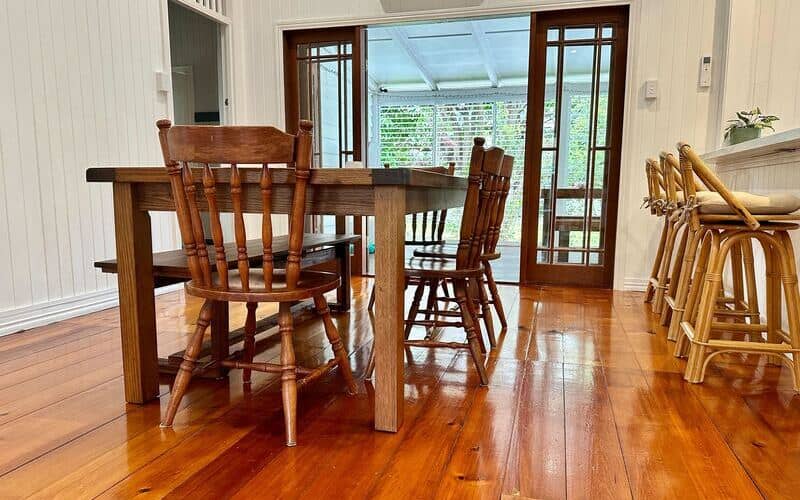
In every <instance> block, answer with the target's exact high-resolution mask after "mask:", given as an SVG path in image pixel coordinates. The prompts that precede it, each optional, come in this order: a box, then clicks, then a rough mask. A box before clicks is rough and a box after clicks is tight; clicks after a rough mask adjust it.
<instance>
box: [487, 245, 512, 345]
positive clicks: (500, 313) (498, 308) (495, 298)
mask: <svg viewBox="0 0 800 500" xmlns="http://www.w3.org/2000/svg"><path fill="white" fill-rule="evenodd" d="M483 271H484V274H485V275H486V283H487V284H488V285H489V293H490V294H491V295H492V304H493V305H494V310H495V312H496V313H497V318H498V319H499V320H500V326H502V331H505V330H506V329H508V321H507V320H506V312H505V310H504V309H503V301H502V300H500V291H499V290H498V289H497V283H496V282H495V281H494V274H493V272H492V265H491V264H490V263H489V261H486V262H484V264H483Z"/></svg>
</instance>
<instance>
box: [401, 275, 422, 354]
mask: <svg viewBox="0 0 800 500" xmlns="http://www.w3.org/2000/svg"><path fill="white" fill-rule="evenodd" d="M416 286H417V288H416V290H414V300H413V301H412V302H411V309H409V311H408V319H407V320H406V325H405V332H404V338H405V339H406V340H408V337H409V335H411V329H412V328H413V327H414V320H415V319H417V313H418V312H419V304H420V302H421V301H422V292H424V291H425V281H421V282H419V283H418V284H417V285H416Z"/></svg>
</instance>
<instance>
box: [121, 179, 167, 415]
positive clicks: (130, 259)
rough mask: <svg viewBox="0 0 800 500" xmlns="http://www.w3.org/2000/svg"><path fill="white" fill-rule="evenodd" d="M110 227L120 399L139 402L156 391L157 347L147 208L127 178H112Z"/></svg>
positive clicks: (150, 396)
mask: <svg viewBox="0 0 800 500" xmlns="http://www.w3.org/2000/svg"><path fill="white" fill-rule="evenodd" d="M114 233H115V236H116V242H117V263H118V264H117V265H118V273H119V274H118V275H117V282H118V285H119V317H120V331H121V335H122V370H123V374H124V380H125V400H126V401H127V402H129V403H139V404H141V403H145V402H147V401H149V400H151V399H154V398H156V397H158V348H157V344H156V315H155V313H156V305H155V297H154V284H153V245H152V236H151V232H150V214H148V213H147V212H144V211H141V210H139V209H138V208H137V207H136V198H135V193H134V188H133V185H131V184H127V183H115V184H114Z"/></svg>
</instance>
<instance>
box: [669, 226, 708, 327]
mask: <svg viewBox="0 0 800 500" xmlns="http://www.w3.org/2000/svg"><path fill="white" fill-rule="evenodd" d="M686 230H687V231H688V232H689V236H688V237H687V241H686V249H685V250H684V254H683V263H682V264H681V272H680V277H679V278H678V287H677V288H676V289H675V300H674V303H675V308H674V309H673V310H672V313H671V321H670V324H669V331H668V333H667V340H671V341H673V342H674V341H676V340H677V339H678V336H679V332H680V323H681V320H682V319H683V311H684V308H685V307H686V299H687V296H688V295H689V281H690V279H691V276H692V271H693V270H694V261H695V258H696V257H697V249H698V247H699V245H700V241H701V240H702V236H703V231H702V230H698V231H693V230H692V229H691V228H689V227H687V228H686Z"/></svg>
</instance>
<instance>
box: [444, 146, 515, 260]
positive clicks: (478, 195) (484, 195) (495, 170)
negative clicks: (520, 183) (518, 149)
mask: <svg viewBox="0 0 800 500" xmlns="http://www.w3.org/2000/svg"><path fill="white" fill-rule="evenodd" d="M484 143H485V140H484V139H483V138H482V137H476V138H475V140H474V143H473V146H472V155H471V157H470V161H469V175H468V177H467V182H468V184H467V197H466V200H465V201H464V215H463V216H462V219H461V234H460V238H459V241H458V250H457V252H456V266H457V267H458V268H460V269H472V268H476V267H478V266H479V265H480V258H481V255H482V253H483V248H484V246H485V244H486V235H487V233H488V229H489V215H490V212H491V207H492V203H493V202H494V199H495V198H494V197H495V196H497V194H498V192H499V189H500V182H499V181H498V180H499V177H500V169H501V168H502V165H503V157H504V156H505V155H504V151H503V150H502V149H501V148H498V147H491V148H484V147H483V145H484Z"/></svg>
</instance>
